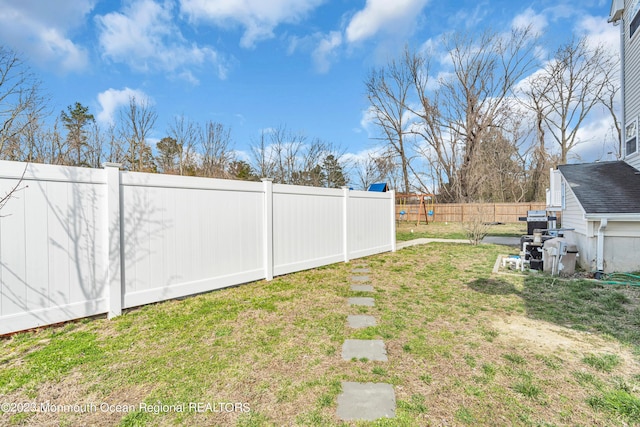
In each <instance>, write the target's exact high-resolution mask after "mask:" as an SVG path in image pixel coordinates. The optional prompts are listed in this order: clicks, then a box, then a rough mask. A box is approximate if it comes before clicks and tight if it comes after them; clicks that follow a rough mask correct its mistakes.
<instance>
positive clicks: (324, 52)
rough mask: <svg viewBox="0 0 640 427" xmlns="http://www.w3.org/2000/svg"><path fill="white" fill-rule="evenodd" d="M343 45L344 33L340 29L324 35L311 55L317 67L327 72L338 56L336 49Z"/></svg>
mask: <svg viewBox="0 0 640 427" xmlns="http://www.w3.org/2000/svg"><path fill="white" fill-rule="evenodd" d="M340 45H342V34H341V33H340V32H339V31H331V32H330V33H329V34H328V35H327V36H325V37H323V38H322V39H321V40H320V42H319V43H318V46H317V47H316V49H315V50H314V51H313V54H312V55H311V56H312V57H313V62H314V63H315V65H316V69H317V70H318V71H319V72H320V73H326V72H327V71H329V68H330V67H331V62H332V60H334V59H335V57H336V53H335V51H336V49H337V48H339V47H340Z"/></svg>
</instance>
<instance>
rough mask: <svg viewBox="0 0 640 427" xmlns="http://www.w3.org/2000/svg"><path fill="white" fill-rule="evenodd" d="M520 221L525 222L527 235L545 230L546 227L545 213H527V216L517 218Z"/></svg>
mask: <svg viewBox="0 0 640 427" xmlns="http://www.w3.org/2000/svg"><path fill="white" fill-rule="evenodd" d="M518 219H519V220H520V221H527V234H528V235H529V236H531V235H533V231H534V230H536V229H538V230H546V229H547V228H548V227H547V212H546V211H535V210H534V211H527V216H526V217H523V216H521V217H520V218H518Z"/></svg>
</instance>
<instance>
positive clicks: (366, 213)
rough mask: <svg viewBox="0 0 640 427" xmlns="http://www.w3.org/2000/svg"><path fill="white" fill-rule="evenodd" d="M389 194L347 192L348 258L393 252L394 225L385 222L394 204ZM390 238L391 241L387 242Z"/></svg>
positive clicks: (393, 223)
mask: <svg viewBox="0 0 640 427" xmlns="http://www.w3.org/2000/svg"><path fill="white" fill-rule="evenodd" d="M390 194H391V193H373V192H372V193H369V192H365V191H351V192H349V199H348V201H349V207H348V209H349V214H350V215H349V219H348V230H349V231H348V233H347V236H348V237H347V239H348V242H347V246H348V254H349V258H351V259H353V258H360V257H364V256H368V255H371V254H374V253H380V252H387V251H393V250H395V246H394V245H395V222H389V221H388V220H387V218H388V215H389V211H390V209H393V203H394V198H393V196H389V195H390ZM390 236H393V239H390Z"/></svg>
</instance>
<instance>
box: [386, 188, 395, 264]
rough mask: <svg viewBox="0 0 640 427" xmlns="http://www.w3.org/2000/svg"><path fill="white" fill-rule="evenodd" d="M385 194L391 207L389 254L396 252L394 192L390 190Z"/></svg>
mask: <svg viewBox="0 0 640 427" xmlns="http://www.w3.org/2000/svg"><path fill="white" fill-rule="evenodd" d="M387 194H389V198H390V202H389V204H390V205H391V211H390V212H391V218H389V219H390V220H391V252H395V251H396V192H395V191H393V190H391V191H389V192H388V193H387Z"/></svg>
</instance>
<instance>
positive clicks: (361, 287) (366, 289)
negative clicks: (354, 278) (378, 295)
mask: <svg viewBox="0 0 640 427" xmlns="http://www.w3.org/2000/svg"><path fill="white" fill-rule="evenodd" d="M351 290H352V291H355V292H373V286H371V285H351Z"/></svg>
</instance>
